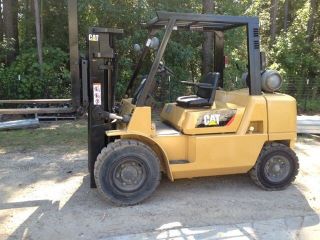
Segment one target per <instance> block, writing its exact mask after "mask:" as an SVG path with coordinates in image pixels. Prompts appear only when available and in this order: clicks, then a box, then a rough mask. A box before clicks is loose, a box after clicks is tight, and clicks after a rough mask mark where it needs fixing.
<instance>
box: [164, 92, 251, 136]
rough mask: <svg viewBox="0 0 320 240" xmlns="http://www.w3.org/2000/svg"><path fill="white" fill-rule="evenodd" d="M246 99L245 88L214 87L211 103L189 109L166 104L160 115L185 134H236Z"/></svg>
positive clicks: (175, 104)
mask: <svg viewBox="0 0 320 240" xmlns="http://www.w3.org/2000/svg"><path fill="white" fill-rule="evenodd" d="M178 99H179V98H178ZM247 102H248V90H237V91H232V92H226V91H221V90H217V92H216V96H215V100H214V102H213V104H212V105H211V106H203V107H192V108H190V107H182V106H179V105H178V104H177V103H167V104H166V105H165V106H164V108H163V110H162V112H161V115H160V116H161V119H162V121H163V122H165V123H167V124H169V125H171V126H173V127H174V128H176V129H177V130H179V131H181V132H183V133H184V134H190V135H193V134H211V133H235V132H236V131H237V130H238V127H239V125H240V122H241V119H242V117H243V114H244V111H245V106H246V104H247Z"/></svg>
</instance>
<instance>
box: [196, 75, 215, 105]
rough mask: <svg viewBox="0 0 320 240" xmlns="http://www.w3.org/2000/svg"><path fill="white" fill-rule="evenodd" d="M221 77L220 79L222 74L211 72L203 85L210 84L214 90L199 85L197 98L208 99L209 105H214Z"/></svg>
mask: <svg viewBox="0 0 320 240" xmlns="http://www.w3.org/2000/svg"><path fill="white" fill-rule="evenodd" d="M219 77H220V73H218V72H215V73H212V72H209V73H208V74H207V75H206V77H205V78H204V80H203V81H202V82H201V83H206V84H210V85H211V86H212V88H205V87H201V85H199V86H198V91H197V96H198V97H201V98H205V99H208V102H209V104H212V103H213V101H214V98H215V95H216V89H217V87H218V83H219Z"/></svg>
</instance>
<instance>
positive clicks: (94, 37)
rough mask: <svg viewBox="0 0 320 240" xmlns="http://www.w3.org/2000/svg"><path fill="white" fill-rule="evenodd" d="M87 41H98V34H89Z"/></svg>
mask: <svg viewBox="0 0 320 240" xmlns="http://www.w3.org/2000/svg"><path fill="white" fill-rule="evenodd" d="M89 41H92V42H98V41H99V35H97V34H89Z"/></svg>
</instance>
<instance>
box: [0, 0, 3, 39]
mask: <svg viewBox="0 0 320 240" xmlns="http://www.w3.org/2000/svg"><path fill="white" fill-rule="evenodd" d="M2 8H3V7H2V0H0V42H2V41H3V17H2V10H3V9H2Z"/></svg>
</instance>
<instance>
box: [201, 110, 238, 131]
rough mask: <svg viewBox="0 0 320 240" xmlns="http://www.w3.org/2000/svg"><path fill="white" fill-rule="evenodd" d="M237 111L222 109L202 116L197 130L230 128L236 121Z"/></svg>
mask: <svg viewBox="0 0 320 240" xmlns="http://www.w3.org/2000/svg"><path fill="white" fill-rule="evenodd" d="M236 112H237V110H236V109H220V110H213V111H210V112H206V113H205V114H203V115H200V116H199V118H198V120H197V123H196V128H203V127H223V126H229V125H231V124H232V123H233V121H234V119H235V115H236Z"/></svg>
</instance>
